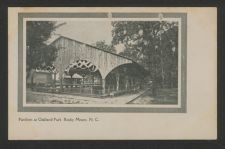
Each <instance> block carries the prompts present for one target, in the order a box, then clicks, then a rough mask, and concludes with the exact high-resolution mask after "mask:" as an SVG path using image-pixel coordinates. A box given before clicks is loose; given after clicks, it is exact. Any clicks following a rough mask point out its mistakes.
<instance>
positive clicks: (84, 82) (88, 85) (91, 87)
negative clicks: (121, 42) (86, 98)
mask: <svg viewBox="0 0 225 149" xmlns="http://www.w3.org/2000/svg"><path fill="white" fill-rule="evenodd" d="M101 80H102V79H101V74H100V72H99V70H98V68H97V67H96V66H95V65H94V64H93V63H91V62H90V61H88V60H85V59H79V60H76V61H74V62H73V63H71V64H69V65H68V66H67V67H66V69H65V70H64V74H63V83H62V84H63V86H65V88H63V92H68V93H72V94H85V95H90V96H92V95H100V94H101V92H102V85H101V84H102V82H101Z"/></svg>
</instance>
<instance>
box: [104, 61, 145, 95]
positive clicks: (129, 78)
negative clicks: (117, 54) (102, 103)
mask: <svg viewBox="0 0 225 149" xmlns="http://www.w3.org/2000/svg"><path fill="white" fill-rule="evenodd" d="M147 75H148V72H147V71H146V70H145V69H144V68H143V67H142V66H140V65H139V64H137V63H129V64H123V65H120V66H118V67H116V68H114V69H113V70H112V71H111V72H109V73H108V74H107V76H106V79H105V80H106V87H105V88H106V93H109V94H110V93H112V92H114V93H116V94H118V95H119V94H124V93H135V92H137V91H139V90H141V89H143V88H144V86H145V83H144V82H145V77H146V76H147Z"/></svg>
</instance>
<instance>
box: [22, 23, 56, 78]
mask: <svg viewBox="0 0 225 149" xmlns="http://www.w3.org/2000/svg"><path fill="white" fill-rule="evenodd" d="M26 25H27V26H26V29H27V30H26V51H27V62H26V64H27V78H28V77H29V75H30V74H29V72H30V71H31V70H32V69H35V68H37V67H46V66H51V65H52V62H53V61H54V60H55V58H56V57H57V49H56V48H55V47H53V46H51V45H47V44H45V43H46V41H47V40H48V39H49V38H50V37H51V34H52V33H53V32H54V30H55V28H56V27H57V26H56V22H53V21H27V24H26Z"/></svg>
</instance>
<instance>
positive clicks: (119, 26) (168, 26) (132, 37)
mask: <svg viewBox="0 0 225 149" xmlns="http://www.w3.org/2000/svg"><path fill="white" fill-rule="evenodd" d="M112 26H113V31H112V35H113V40H112V44H113V45H116V44H120V43H123V44H124V45H125V50H124V51H123V52H121V53H120V54H121V55H125V56H127V57H130V58H132V59H133V60H135V61H137V62H138V63H139V64H141V65H142V66H144V67H145V68H146V69H147V70H149V72H150V73H149V77H150V78H151V79H152V80H153V82H154V83H153V86H154V87H157V86H161V87H163V86H165V85H168V84H170V85H171V84H172V85H171V86H170V87H174V85H175V84H176V83H175V82H174V81H175V80H177V78H178V75H177V59H178V56H177V53H178V52H177V47H178V25H177V22H168V21H115V22H112Z"/></svg>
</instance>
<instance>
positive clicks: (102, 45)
mask: <svg viewBox="0 0 225 149" xmlns="http://www.w3.org/2000/svg"><path fill="white" fill-rule="evenodd" d="M95 46H96V47H97V48H99V49H103V50H106V51H109V52H113V53H116V49H115V47H114V46H113V45H107V44H106V43H105V41H104V40H103V41H97V42H96V43H95Z"/></svg>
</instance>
